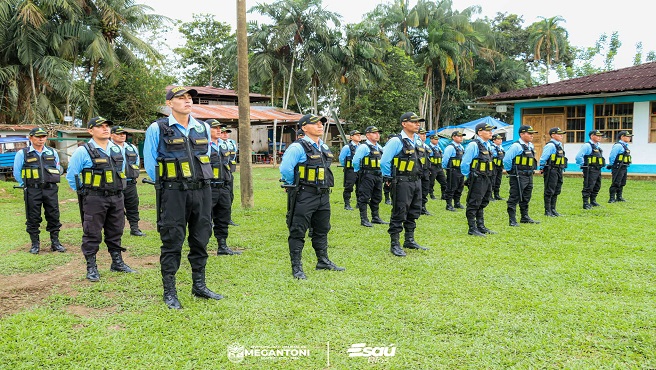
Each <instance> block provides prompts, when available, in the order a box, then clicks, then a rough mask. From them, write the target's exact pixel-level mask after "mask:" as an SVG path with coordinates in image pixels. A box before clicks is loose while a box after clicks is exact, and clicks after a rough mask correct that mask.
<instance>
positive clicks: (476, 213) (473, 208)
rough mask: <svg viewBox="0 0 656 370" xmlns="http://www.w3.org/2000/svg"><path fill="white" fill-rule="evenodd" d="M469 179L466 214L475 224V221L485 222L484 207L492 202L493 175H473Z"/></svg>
mask: <svg viewBox="0 0 656 370" xmlns="http://www.w3.org/2000/svg"><path fill="white" fill-rule="evenodd" d="M469 176H470V179H469V192H468V193H467V209H466V210H465V215H466V216H467V221H468V222H470V223H471V224H470V225H469V226H474V224H473V221H478V223H479V224H483V220H484V209H485V207H487V205H488V204H489V203H490V197H491V196H492V182H491V181H490V179H491V177H489V176H487V175H472V174H470V175H469Z"/></svg>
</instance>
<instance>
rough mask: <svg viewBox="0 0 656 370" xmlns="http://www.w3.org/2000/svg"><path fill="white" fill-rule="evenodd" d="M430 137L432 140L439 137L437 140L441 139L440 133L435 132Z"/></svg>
mask: <svg viewBox="0 0 656 370" xmlns="http://www.w3.org/2000/svg"><path fill="white" fill-rule="evenodd" d="M430 139H431V140H433V139H437V140H439V139H440V135H438V134H433V135H431V136H430Z"/></svg>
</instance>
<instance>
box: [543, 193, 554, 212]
mask: <svg viewBox="0 0 656 370" xmlns="http://www.w3.org/2000/svg"><path fill="white" fill-rule="evenodd" d="M544 215H545V216H549V217H556V215H554V214H553V210H552V209H551V197H548V196H546V195H545V197H544Z"/></svg>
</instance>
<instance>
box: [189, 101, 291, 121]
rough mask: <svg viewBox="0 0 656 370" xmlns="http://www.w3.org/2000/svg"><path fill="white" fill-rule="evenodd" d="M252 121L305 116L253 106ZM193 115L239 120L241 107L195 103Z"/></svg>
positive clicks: (272, 108) (204, 117) (223, 119)
mask: <svg viewBox="0 0 656 370" xmlns="http://www.w3.org/2000/svg"><path fill="white" fill-rule="evenodd" d="M250 111H251V121H252V122H262V123H271V122H273V120H275V119H277V120H278V122H280V123H282V122H298V120H300V119H301V117H303V115H302V114H300V113H296V112H292V111H290V110H284V109H282V108H276V107H265V106H257V105H255V106H251V109H250ZM191 115H192V116H193V117H194V118H198V119H203V120H205V119H209V118H214V119H217V120H219V121H237V120H239V107H238V106H235V105H200V104H194V105H193V106H192V107H191Z"/></svg>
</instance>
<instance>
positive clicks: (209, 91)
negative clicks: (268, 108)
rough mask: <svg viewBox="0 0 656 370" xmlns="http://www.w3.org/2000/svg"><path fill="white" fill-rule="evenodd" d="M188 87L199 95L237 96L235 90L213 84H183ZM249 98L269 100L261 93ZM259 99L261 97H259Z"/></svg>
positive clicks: (168, 87)
mask: <svg viewBox="0 0 656 370" xmlns="http://www.w3.org/2000/svg"><path fill="white" fill-rule="evenodd" d="M175 86H177V85H169V86H167V87H166V90H167V91H168V90H169V89H170V88H172V87H175ZM185 87H186V88H188V89H194V90H196V91H198V94H199V95H216V96H221V95H223V96H234V97H237V92H236V91H235V90H230V89H220V88H218V87H213V86H185ZM248 95H249V96H250V97H251V98H267V99H269V100H270V98H271V97H270V96H269V95H262V94H254V93H251V94H248ZM259 100H261V99H259Z"/></svg>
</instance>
